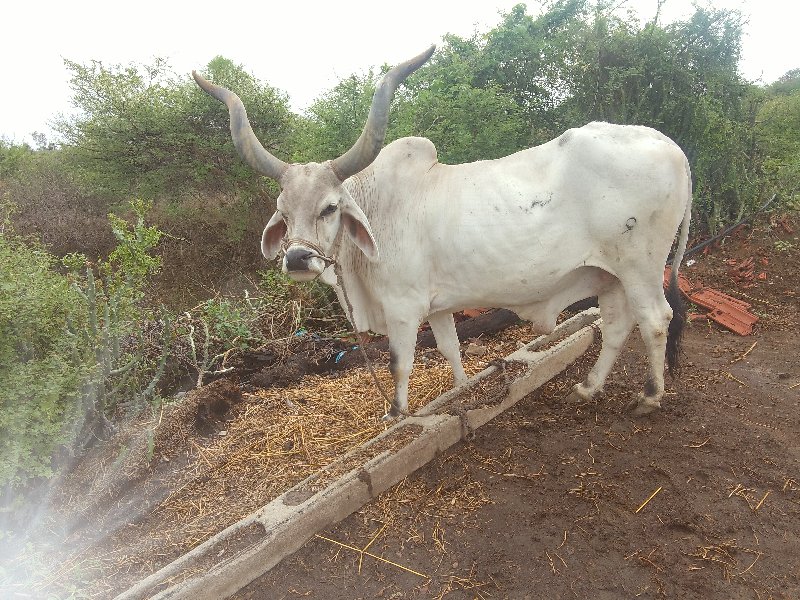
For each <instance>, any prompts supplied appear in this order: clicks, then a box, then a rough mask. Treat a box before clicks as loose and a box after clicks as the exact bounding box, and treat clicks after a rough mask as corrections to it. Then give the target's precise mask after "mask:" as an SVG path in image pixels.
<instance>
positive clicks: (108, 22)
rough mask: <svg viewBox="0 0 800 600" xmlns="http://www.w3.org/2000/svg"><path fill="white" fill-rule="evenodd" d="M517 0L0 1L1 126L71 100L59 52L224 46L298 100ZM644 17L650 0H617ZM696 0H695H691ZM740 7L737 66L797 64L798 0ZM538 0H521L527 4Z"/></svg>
mask: <svg viewBox="0 0 800 600" xmlns="http://www.w3.org/2000/svg"><path fill="white" fill-rule="evenodd" d="M518 2H519V0H472V1H469V0H401V1H399V2H393V3H383V2H376V1H375V0H372V1H369V2H368V1H363V0H338V1H336V2H330V1H326V2H307V1H302V0H296V1H294V2H280V3H278V2H270V1H263V0H262V1H261V2H258V3H252V2H248V1H246V0H239V1H232V0H228V1H227V2H215V3H211V2H207V1H206V0H196V1H195V2H192V3H188V2H187V3H182V2H170V1H169V0H160V1H158V2H157V1H154V0H138V1H137V2H124V3H111V2H100V1H96V0H72V1H71V2H51V1H47V2H42V1H41V0H25V1H17V0H13V1H10V2H6V3H5V6H4V7H3V9H2V12H0V15H1V18H0V67H1V70H0V73H1V74H2V82H3V83H2V87H0V137H4V138H5V139H7V140H14V141H17V142H20V141H29V140H30V137H29V134H30V133H31V132H33V131H40V132H45V133H46V134H49V133H50V130H49V128H48V126H47V123H48V121H50V120H51V119H52V118H53V117H54V116H56V115H57V114H58V113H62V112H69V111H70V109H71V106H70V90H69V86H68V81H67V79H68V77H67V71H66V69H65V67H64V64H63V60H62V58H68V59H70V60H73V61H77V62H80V63H86V62H88V61H90V60H92V59H95V60H100V61H102V62H103V63H104V64H106V65H112V64H128V63H131V62H133V63H148V62H150V61H151V60H152V59H153V57H156V56H158V57H163V58H167V59H168V60H169V63H170V65H171V66H172V67H173V69H174V70H175V71H176V72H178V73H184V72H185V73H187V74H188V73H189V72H190V71H191V70H192V69H198V68H202V67H203V66H205V65H206V64H207V63H208V61H209V60H211V58H213V57H214V56H216V55H220V54H221V55H223V56H225V57H227V58H229V59H231V60H233V61H234V62H236V63H240V64H242V65H244V66H245V69H246V70H247V71H249V72H251V73H252V74H253V75H255V76H256V77H257V78H258V79H261V80H263V81H266V82H268V83H269V84H271V85H273V86H275V87H277V88H279V89H282V90H284V91H285V92H287V93H288V94H289V96H290V100H291V103H292V106H293V107H294V108H295V109H297V110H302V109H303V108H305V107H306V106H308V105H309V104H310V103H311V102H312V101H313V100H314V99H315V98H316V97H318V96H319V94H320V93H322V92H323V91H325V90H326V89H328V88H330V87H332V86H333V85H334V84H335V83H336V82H337V81H339V79H341V78H343V77H345V76H347V75H349V74H351V73H353V72H356V71H363V70H365V69H367V68H369V67H370V66H373V65H381V64H383V63H389V64H393V63H397V62H400V61H402V60H405V59H407V58H410V57H411V56H414V55H416V54H417V53H419V52H421V51H422V50H424V49H425V48H426V47H427V46H428V45H430V44H431V43H439V42H441V38H442V36H443V35H444V34H446V33H455V34H458V35H461V36H469V35H470V34H471V33H472V32H473V31H475V30H476V29H477V30H478V31H481V32H485V31H487V30H488V29H490V28H491V27H493V26H495V25H496V24H497V23H498V22H499V20H500V16H499V12H501V11H502V12H508V11H509V10H510V9H511V7H512V6H514V5H515V4H517V3H518ZM620 4H623V5H625V6H629V7H631V8H633V9H635V10H637V11H638V12H639V14H640V17H641V19H642V20H643V21H644V20H649V19H651V18H652V17H653V15H654V14H655V11H656V6H657V0H620ZM700 4H701V5H705V2H704V1H703V0H701V2H700ZM713 5H714V6H716V7H720V8H736V9H739V10H741V12H742V13H743V14H744V15H745V17H747V18H748V19H749V23H748V24H747V25H746V26H745V35H744V39H743V61H742V64H741V70H742V74H743V75H744V76H745V77H746V78H748V79H750V80H761V81H762V82H765V83H769V82H771V81H774V80H775V79H776V78H778V77H780V76H781V75H783V74H784V73H785V72H786V71H788V70H789V69H792V68H796V67H800V41H798V34H797V24H798V22H800V8H798V7H799V6H800V4H799V3H796V2H787V1H786V0H755V1H750V2H747V1H744V0H713ZM538 6H539V3H538V2H535V1H530V2H528V8H529V12H530V13H534V14H537V13H538ZM691 12H692V2H691V0H666V4H665V6H664V8H663V9H662V18H661V21H662V22H669V21H673V20H675V19H676V18H681V17H686V16H687V15H689V14H691Z"/></svg>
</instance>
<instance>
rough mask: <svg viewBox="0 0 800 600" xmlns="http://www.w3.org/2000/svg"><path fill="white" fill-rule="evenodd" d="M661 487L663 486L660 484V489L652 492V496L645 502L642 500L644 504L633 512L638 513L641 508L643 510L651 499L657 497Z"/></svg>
mask: <svg viewBox="0 0 800 600" xmlns="http://www.w3.org/2000/svg"><path fill="white" fill-rule="evenodd" d="M661 487H662V486H658V489H657V490H656V491H655V492H653V493H652V494H650V497H649V498H648V499H647V500H645V501H644V502H642V505H641V506H640V507H639V508H637V509H636V511H635V512H634V513H633V514H637V513H638V512H639V511H640V510H642V509H643V508H644V507H645V506H647V503H648V502H650V500H652V499H653V498H655V497H656V494H657V493H658V492H660V491H661Z"/></svg>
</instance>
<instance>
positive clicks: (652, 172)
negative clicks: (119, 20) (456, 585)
mask: <svg viewBox="0 0 800 600" xmlns="http://www.w3.org/2000/svg"><path fill="white" fill-rule="evenodd" d="M432 52H433V48H430V49H429V50H428V51H426V52H424V53H423V54H421V55H419V56H417V57H415V58H414V59H411V60H410V61H407V62H406V63H403V64H401V65H398V66H396V67H395V68H393V69H392V70H391V71H390V72H389V73H387V74H386V76H385V77H384V79H383V80H382V81H381V83H380V84H379V86H378V89H377V91H376V92H375V97H374V99H373V105H372V108H371V110H370V115H369V117H368V121H367V124H366V126H365V128H364V132H363V133H362V134H361V137H360V138H359V140H358V141H357V142H356V144H355V145H354V146H353V148H351V149H350V150H349V151H348V152H347V153H345V154H344V155H343V156H341V157H339V158H337V159H334V160H333V161H329V162H326V163H309V164H287V163H284V162H283V161H280V160H279V159H277V158H275V157H274V156H272V155H271V154H269V153H268V152H267V151H266V150H265V149H264V148H263V146H261V144H260V143H259V142H258V140H257V139H256V138H255V136H254V134H253V132H252V129H251V128H250V124H249V122H248V120H247V115H246V113H245V111H244V107H243V106H242V103H241V101H240V100H239V98H238V97H236V95H235V94H233V93H232V92H229V91H228V90H225V89H224V88H220V87H218V86H215V85H213V84H211V83H209V82H207V81H206V80H204V79H203V78H202V77H200V76H199V75H197V74H195V79H196V80H197V82H198V84H199V85H200V86H201V87H202V88H203V89H204V90H205V91H207V92H208V93H209V94H211V95H212V96H214V97H216V98H217V99H219V100H220V101H222V102H225V103H226V104H227V106H228V109H229V111H230V115H231V132H232V135H233V139H234V142H235V144H236V147H237V149H238V151H239V153H240V154H241V155H242V157H243V158H244V159H245V160H246V161H247V162H248V163H249V164H250V165H251V166H252V167H254V168H255V169H256V170H258V171H260V172H261V173H263V174H265V175H268V176H269V177H272V178H274V179H276V180H277V181H278V182H279V183H280V185H281V186H282V193H281V194H280V196H279V197H278V202H277V211H276V212H275V214H274V215H273V216H272V218H271V219H270V221H269V223H268V224H267V226H266V228H265V229H264V234H263V237H262V242H261V249H262V252H263V254H264V256H265V257H267V258H272V257H274V256H275V255H276V254H278V252H279V251H280V250H281V248H283V249H284V251H285V256H284V258H283V270H284V272H286V273H288V274H289V275H290V276H291V277H293V278H294V279H296V280H300V281H305V280H309V279H313V278H316V277H320V278H321V279H322V280H323V281H324V282H326V283H328V284H330V285H333V286H335V288H336V291H337V294H338V296H339V299H340V301H341V302H342V304H343V306H346V307H347V305H348V304H349V305H350V306H351V308H352V315H350V316H351V320H352V325H353V327H354V328H355V330H356V331H359V332H363V331H367V330H372V331H374V332H377V333H383V334H387V335H388V336H389V341H390V356H391V359H390V369H391V372H392V376H393V378H394V382H395V394H394V401H393V406H392V410H391V412H390V415H387V416H397V415H398V414H405V412H406V410H407V400H408V378H409V375H410V373H411V369H412V366H413V358H414V346H415V342H416V335H417V329H418V327H419V325H420V324H421V323H422V322H424V321H425V320H427V321H428V322H429V323H430V325H431V328H432V330H433V333H434V335H435V337H436V342H437V346H438V348H439V350H440V351H441V352H442V354H443V355H444V356H445V357H446V358H447V360H448V361H449V362H450V364H451V365H452V368H453V373H454V380H455V385H460V384H462V383H463V382H465V381H466V375H465V373H464V368H463V366H462V364H461V356H460V351H459V343H458V338H457V336H456V330H455V325H454V322H453V312H455V311H459V310H462V309H465V308H470V307H476V306H481V307H503V308H508V309H511V310H513V311H514V312H516V313H517V314H518V315H519V316H520V317H522V318H524V319H527V320H529V321H530V322H531V324H532V325H533V327H534V329H535V330H536V331H538V332H541V333H547V332H550V331H551V330H552V329H553V328H554V327H555V324H556V318H557V317H558V315H559V313H560V312H561V311H562V310H563V309H564V308H565V307H566V306H568V305H570V304H571V303H573V302H576V301H578V300H581V299H584V298H587V297H590V296H597V297H598V300H599V305H600V311H601V316H602V319H603V321H602V326H601V327H602V349H601V352H600V356H599V358H598V360H597V362H596V364H595V365H594V367H593V368H592V369H591V371H590V372H589V374H588V376H587V378H586V380H585V381H584V382H583V383H579V384H577V385H576V386H575V387H574V388H573V394H574V395H576V396H578V397H579V398H582V399H589V398H591V397H592V396H593V395H594V394H595V393H597V392H598V391H600V390H601V388H602V386H603V383H604V382H605V380H606V377H607V376H608V374H609V372H610V370H611V367H612V365H613V363H614V361H615V359H616V357H617V355H618V353H619V351H620V349H621V347H622V346H623V344H624V342H625V340H626V339H627V337H628V335H629V334H630V332H631V331H632V329H633V327H634V326H635V325H636V324H638V325H639V329H640V332H641V335H642V338H643V340H644V343H645V346H646V348H647V355H648V359H649V363H650V378H649V380H648V381H647V383H646V384H645V386H644V393H643V394H640V395H639V396H638V397H637V398H635V399H633V400H632V402H631V404H630V405H629V408H631V409H632V410H633V412H634V414H646V413H649V412H651V411H653V410H654V409H656V408H659V407H660V401H661V398H662V397H663V394H664V363H665V350H666V354H667V358H668V359H669V363H670V367H672V366H674V364H675V363H676V360H677V356H678V341H679V337H680V332H681V329H682V326H683V323H684V319H685V316H684V309H683V306H682V304H681V303H680V296H679V294H678V291H677V266H678V265H680V263H681V259H682V257H683V253H684V251H685V248H686V241H687V237H688V230H689V219H690V213H691V178H690V174H689V165H688V162H687V160H686V157H685V155H684V153H683V152H682V151H681V149H680V148H679V147H678V146H677V144H675V143H674V142H673V141H672V140H670V139H669V138H667V137H666V136H664V135H662V134H661V133H659V132H657V131H655V130H653V129H649V128H646V127H635V126H619V125H610V124H607V123H590V124H588V125H586V126H584V127H581V128H578V129H571V130H569V131H567V132H566V133H564V134H563V135H561V136H560V137H558V138H557V139H555V140H552V141H550V142H548V143H546V144H543V145H541V146H537V147H535V148H531V149H528V150H523V151H521V152H517V153H516V154H512V155H511V156H507V157H505V158H502V159H498V160H488V161H478V162H474V163H469V164H463V165H443V164H440V163H439V162H438V161H437V155H436V149H435V147H434V146H433V144H432V143H431V142H430V141H428V140H426V139H423V138H414V137H412V138H403V139H400V140H397V141H395V142H393V143H391V144H389V145H388V146H386V147H385V148H384V149H383V150H381V146H382V144H383V138H384V134H385V130H386V124H387V121H388V107H389V103H390V101H391V98H392V95H393V94H394V90H395V89H396V87H397V86H398V85H399V84H400V82H401V81H402V80H403V79H405V78H406V77H407V76H408V74H410V73H411V72H412V71H414V70H415V69H417V68H418V67H419V66H420V65H422V64H423V63H424V62H425V61H426V60H427V59H428V58H429V57H430V55H431V54H432ZM679 228H680V235H679V240H678V247H677V250H676V256H675V260H674V265H675V267H676V268H675V269H673V278H672V283H671V285H670V291H669V293H668V294H667V295H668V296H669V298H670V299H669V302H668V301H667V298H665V294H664V289H663V286H662V276H663V270H664V264H665V261H666V260H667V257H668V254H669V251H670V248H671V247H672V243H673V239H674V237H675V234H676V231H677V230H678V229H679ZM342 232H344V235H342ZM334 257H335V258H334ZM334 260H335V261H336V262H338V269H337V270H338V271H339V273H340V274H341V278H342V279H341V281H339V280H338V278H337V276H336V274H335V273H334V267H333V266H332V264H333V261H334ZM343 287H344V293H343ZM345 293H346V296H345V295H344V294H345ZM348 300H349V302H348ZM673 308H674V309H675V318H673ZM348 312H349V310H348ZM668 338H669V343H668Z"/></svg>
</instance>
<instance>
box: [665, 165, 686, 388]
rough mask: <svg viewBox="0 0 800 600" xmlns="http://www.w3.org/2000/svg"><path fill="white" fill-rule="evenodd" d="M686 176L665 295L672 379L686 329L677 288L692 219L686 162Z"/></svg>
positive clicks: (668, 354)
mask: <svg viewBox="0 0 800 600" xmlns="http://www.w3.org/2000/svg"><path fill="white" fill-rule="evenodd" d="M686 175H687V179H688V180H689V183H688V196H687V198H686V210H685V211H684V214H683V221H682V222H681V228H680V232H679V234H678V247H677V249H676V250H675V256H674V257H673V259H672V269H671V273H670V278H669V287H668V288H667V293H666V296H667V302H669V306H670V308H672V320H671V321H670V322H669V328H668V329H667V355H666V358H667V369H668V370H669V374H670V375H672V376H673V377H674V376H675V375H676V374H677V372H678V369H679V366H680V365H679V360H680V354H681V338H682V337H683V331H684V328H685V327H686V303H685V302H684V300H683V297H682V296H681V290H680V288H679V287H678V270H679V269H680V266H681V263H682V262H683V255H684V253H685V252H686V244H687V242H688V240H689V221H690V220H691V218H692V176H691V172H690V170H689V163H688V161H687V162H686Z"/></svg>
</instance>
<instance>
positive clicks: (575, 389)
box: [564, 383, 592, 404]
mask: <svg viewBox="0 0 800 600" xmlns="http://www.w3.org/2000/svg"><path fill="white" fill-rule="evenodd" d="M591 399H592V394H590V393H588V392H587V391H586V390H585V389H584V386H583V384H582V383H576V384H575V385H573V386H572V391H570V393H569V394H567V395H566V396H564V402H568V403H569V404H581V403H585V402H589V401H591Z"/></svg>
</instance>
